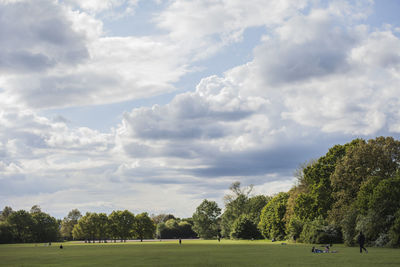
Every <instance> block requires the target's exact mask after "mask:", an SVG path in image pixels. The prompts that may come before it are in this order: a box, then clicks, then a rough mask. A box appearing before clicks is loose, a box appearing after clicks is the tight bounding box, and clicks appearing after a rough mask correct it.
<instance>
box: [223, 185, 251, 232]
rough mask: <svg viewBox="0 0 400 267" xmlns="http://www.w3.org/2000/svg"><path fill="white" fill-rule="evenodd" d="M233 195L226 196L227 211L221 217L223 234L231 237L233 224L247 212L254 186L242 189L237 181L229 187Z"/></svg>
mask: <svg viewBox="0 0 400 267" xmlns="http://www.w3.org/2000/svg"><path fill="white" fill-rule="evenodd" d="M229 189H230V191H231V193H230V194H227V195H225V196H224V202H225V211H224V213H223V214H222V216H221V223H220V225H221V234H222V236H225V237H229V236H230V233H231V230H232V224H233V223H234V221H235V220H236V219H237V218H239V217H240V216H241V215H242V214H244V213H246V212H247V208H248V206H247V202H248V200H249V195H250V193H251V191H252V190H253V186H252V185H250V186H248V187H244V188H242V187H241V185H240V182H238V181H236V182H234V183H232V185H231V186H230V187H229Z"/></svg>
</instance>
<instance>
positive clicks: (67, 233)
mask: <svg viewBox="0 0 400 267" xmlns="http://www.w3.org/2000/svg"><path fill="white" fill-rule="evenodd" d="M81 217H82V214H81V213H80V211H79V210H77V209H73V210H71V211H70V212H69V213H68V215H67V217H65V218H64V219H63V220H62V222H61V229H60V233H61V236H62V237H63V238H64V239H67V240H72V239H73V236H72V230H73V229H74V226H75V225H76V224H77V223H78V220H79V219H80V218H81Z"/></svg>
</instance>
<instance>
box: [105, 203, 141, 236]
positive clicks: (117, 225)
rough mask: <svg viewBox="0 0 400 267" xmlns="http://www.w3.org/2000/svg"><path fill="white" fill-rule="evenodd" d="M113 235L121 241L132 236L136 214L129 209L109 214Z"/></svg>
mask: <svg viewBox="0 0 400 267" xmlns="http://www.w3.org/2000/svg"><path fill="white" fill-rule="evenodd" d="M109 220H110V230H111V235H112V236H113V238H114V239H116V238H119V239H120V240H121V242H122V241H123V240H126V239H128V238H130V237H132V229H133V227H134V223H135V215H134V214H133V213H131V212H130V211H128V210H124V211H120V210H119V211H113V212H112V213H111V214H110V215H109Z"/></svg>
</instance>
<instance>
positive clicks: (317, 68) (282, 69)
mask: <svg viewBox="0 0 400 267" xmlns="http://www.w3.org/2000/svg"><path fill="white" fill-rule="evenodd" d="M318 12H319V13H321V14H318ZM314 13H317V14H314ZM338 21H339V20H337V19H336V20H335V19H334V17H332V15H331V14H329V13H326V12H321V11H313V12H311V14H310V15H308V16H298V17H295V18H292V19H291V20H289V21H288V22H286V23H285V25H284V26H282V27H278V28H277V29H275V35H274V38H271V39H270V40H267V41H266V42H264V44H262V45H261V46H259V47H258V48H256V50H255V53H256V54H257V57H256V59H255V61H256V62H257V64H259V66H260V67H261V69H262V71H263V73H262V75H264V76H265V77H266V79H267V80H268V81H269V82H271V83H273V84H275V83H278V84H279V83H288V82H297V81H303V80H306V79H310V78H318V77H322V76H326V75H332V74H335V73H345V72H346V71H348V70H349V68H350V66H349V64H348V62H347V57H348V53H349V51H350V50H351V48H353V47H354V46H355V45H356V44H357V43H358V42H359V40H358V38H359V37H358V36H357V35H356V34H355V33H354V32H351V31H349V30H348V29H346V28H345V27H343V26H341V25H340V22H339V24H338Z"/></svg>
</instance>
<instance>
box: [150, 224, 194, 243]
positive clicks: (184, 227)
mask: <svg viewBox="0 0 400 267" xmlns="http://www.w3.org/2000/svg"><path fill="white" fill-rule="evenodd" d="M192 227H193V225H192V224H191V223H190V222H188V221H180V220H179V219H169V220H168V221H166V222H165V223H163V222H160V223H158V224H157V231H156V232H157V234H156V235H157V237H158V238H161V239H172V238H174V239H175V238H195V237H197V234H196V233H195V232H194V231H193V229H192Z"/></svg>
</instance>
